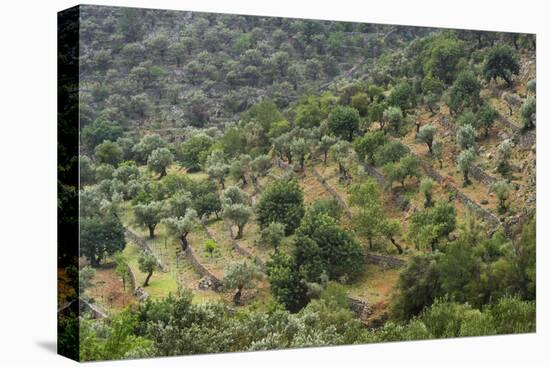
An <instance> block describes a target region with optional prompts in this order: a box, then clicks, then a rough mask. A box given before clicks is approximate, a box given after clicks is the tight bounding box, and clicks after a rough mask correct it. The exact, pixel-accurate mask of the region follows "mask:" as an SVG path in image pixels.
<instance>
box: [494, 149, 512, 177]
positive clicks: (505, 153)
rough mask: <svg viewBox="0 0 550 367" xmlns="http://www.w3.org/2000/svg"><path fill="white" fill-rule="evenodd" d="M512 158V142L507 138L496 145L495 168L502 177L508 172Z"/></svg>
mask: <svg viewBox="0 0 550 367" xmlns="http://www.w3.org/2000/svg"><path fill="white" fill-rule="evenodd" d="M511 158H512V143H511V142H510V141H508V140H505V141H503V142H502V143H500V144H499V145H498V147H497V154H496V161H497V162H496V163H497V167H496V170H497V172H498V173H500V174H501V175H502V176H503V177H507V176H508V175H509V174H510V171H511V166H510V159H511Z"/></svg>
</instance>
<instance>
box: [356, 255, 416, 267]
mask: <svg viewBox="0 0 550 367" xmlns="http://www.w3.org/2000/svg"><path fill="white" fill-rule="evenodd" d="M364 259H365V262H366V263H367V264H375V265H381V266H385V267H388V268H392V269H397V268H401V267H403V266H405V264H406V261H405V260H403V259H399V258H397V257H393V256H387V255H378V254H373V253H370V252H365V254H364Z"/></svg>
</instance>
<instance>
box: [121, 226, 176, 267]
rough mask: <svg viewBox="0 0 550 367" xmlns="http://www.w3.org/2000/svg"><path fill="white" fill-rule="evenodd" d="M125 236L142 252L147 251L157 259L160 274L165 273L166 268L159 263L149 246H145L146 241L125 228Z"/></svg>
mask: <svg viewBox="0 0 550 367" xmlns="http://www.w3.org/2000/svg"><path fill="white" fill-rule="evenodd" d="M126 236H127V237H129V238H130V239H131V240H132V241H134V242H135V243H136V244H137V245H138V246H139V247H140V248H141V249H142V250H143V251H147V252H149V253H151V254H153V256H154V257H155V259H157V264H158V266H159V268H160V270H161V271H162V272H166V267H165V266H164V264H163V263H162V262H161V261H160V259H159V258H158V257H157V255H155V253H154V252H153V251H152V250H151V248H150V247H149V244H147V241H146V240H144V239H143V238H141V236H139V235H138V234H137V233H135V232H134V231H132V230H131V229H128V228H126Z"/></svg>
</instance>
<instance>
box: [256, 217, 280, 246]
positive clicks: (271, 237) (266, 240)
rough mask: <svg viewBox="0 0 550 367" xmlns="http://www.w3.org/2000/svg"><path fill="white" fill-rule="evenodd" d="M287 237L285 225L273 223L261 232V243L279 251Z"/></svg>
mask: <svg viewBox="0 0 550 367" xmlns="http://www.w3.org/2000/svg"><path fill="white" fill-rule="evenodd" d="M284 237H285V225H284V224H281V223H277V222H271V223H269V225H268V226H267V227H265V228H264V229H262V231H261V232H260V243H262V244H265V245H268V246H269V247H272V248H273V249H275V251H278V250H279V246H280V244H281V241H282V240H283V238H284Z"/></svg>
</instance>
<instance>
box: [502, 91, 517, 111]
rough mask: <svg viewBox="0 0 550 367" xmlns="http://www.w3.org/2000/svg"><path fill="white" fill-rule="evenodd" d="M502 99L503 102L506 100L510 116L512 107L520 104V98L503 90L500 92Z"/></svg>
mask: <svg viewBox="0 0 550 367" xmlns="http://www.w3.org/2000/svg"><path fill="white" fill-rule="evenodd" d="M502 99H503V100H504V102H506V105H507V106H508V114H509V115H510V116H512V114H513V113H514V110H513V109H514V108H516V107H518V106H520V105H521V99H520V98H519V96H518V95H517V94H514V93H511V92H504V93H502Z"/></svg>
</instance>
